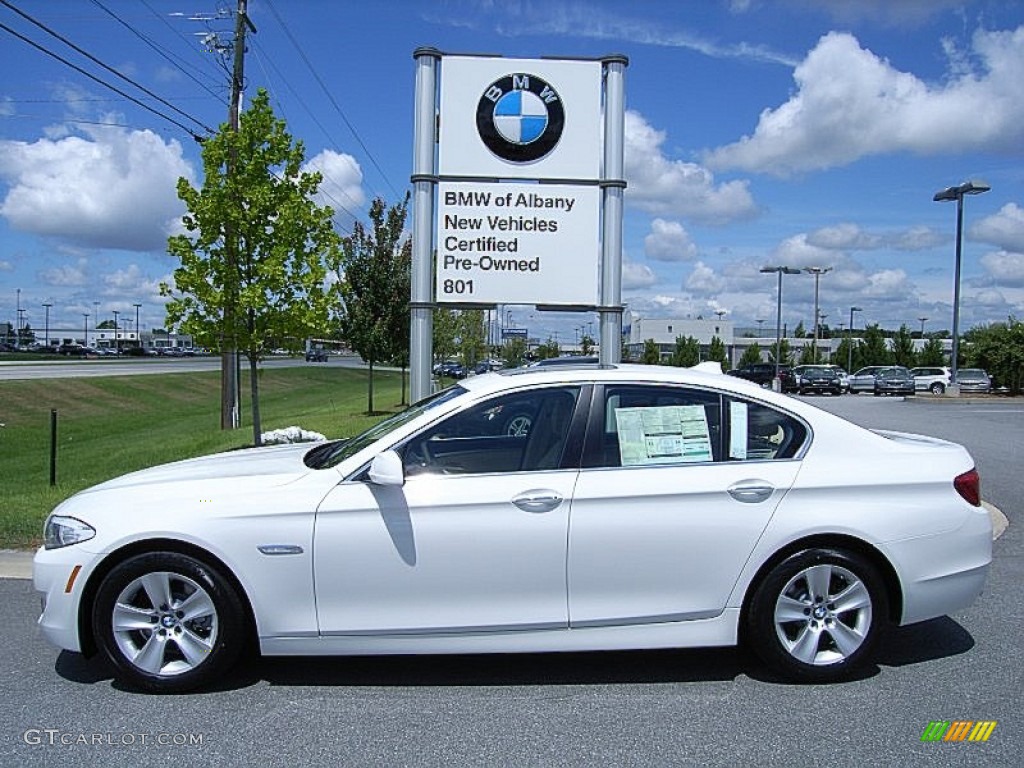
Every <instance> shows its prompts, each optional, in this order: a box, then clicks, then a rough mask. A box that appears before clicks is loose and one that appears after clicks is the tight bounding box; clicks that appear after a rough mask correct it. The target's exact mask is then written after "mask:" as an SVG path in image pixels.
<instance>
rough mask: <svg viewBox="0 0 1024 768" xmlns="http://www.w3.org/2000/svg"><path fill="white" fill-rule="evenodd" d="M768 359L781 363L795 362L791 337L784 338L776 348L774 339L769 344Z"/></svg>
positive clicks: (789, 363)
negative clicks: (791, 347) (790, 341)
mask: <svg viewBox="0 0 1024 768" xmlns="http://www.w3.org/2000/svg"><path fill="white" fill-rule="evenodd" d="M768 360H769V361H771V362H773V363H774V362H775V361H776V360H778V361H779V365H792V364H793V350H792V349H790V346H789V339H782V340H781V341H780V342H779V344H778V349H776V344H775V342H774V341H773V342H772V343H771V344H769V345H768Z"/></svg>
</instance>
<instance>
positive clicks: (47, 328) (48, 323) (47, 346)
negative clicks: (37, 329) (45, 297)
mask: <svg viewBox="0 0 1024 768" xmlns="http://www.w3.org/2000/svg"><path fill="white" fill-rule="evenodd" d="M52 306H53V304H50V303H49V302H47V303H45V304H43V307H45V308H46V350H47V351H49V350H50V307H52Z"/></svg>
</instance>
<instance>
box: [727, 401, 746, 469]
mask: <svg viewBox="0 0 1024 768" xmlns="http://www.w3.org/2000/svg"><path fill="white" fill-rule="evenodd" d="M729 458H730V459H745V458H747V404H746V403H738V402H736V401H735V400H732V401H730V402H729Z"/></svg>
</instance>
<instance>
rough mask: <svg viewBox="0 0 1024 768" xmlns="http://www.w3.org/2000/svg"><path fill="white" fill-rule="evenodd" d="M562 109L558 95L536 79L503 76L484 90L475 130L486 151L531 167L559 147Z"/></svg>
mask: <svg viewBox="0 0 1024 768" xmlns="http://www.w3.org/2000/svg"><path fill="white" fill-rule="evenodd" d="M564 126H565V108H564V107H563V106H562V99H561V97H560V96H559V95H558V92H557V91H555V89H554V88H552V87H551V85H550V84H548V83H547V82H546V81H544V80H542V79H541V78H539V77H537V76H536V75H529V74H525V73H518V74H514V75H505V76H504V77H501V78H499V79H497V80H495V81H494V82H493V83H491V84H490V85H489V86H487V88H486V89H485V90H484V92H483V95H482V96H481V97H480V101H479V102H478V103H477V106H476V129H477V132H478V133H479V134H480V138H481V139H482V140H483V142H484V144H486V145H487V148H488V149H489V150H491V152H493V153H494V154H496V155H497V156H498V157H500V158H501V159H503V160H508V161H509V162H512V163H532V162H533V161H535V160H540V159H541V158H542V157H544V156H545V155H547V154H548V153H549V152H551V150H553V149H554V148H555V145H556V144H558V140H559V139H560V138H561V137H562V128H563V127H564Z"/></svg>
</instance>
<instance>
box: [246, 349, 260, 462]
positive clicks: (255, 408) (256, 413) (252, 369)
mask: <svg viewBox="0 0 1024 768" xmlns="http://www.w3.org/2000/svg"><path fill="white" fill-rule="evenodd" d="M249 392H250V396H251V397H252V442H253V445H255V446H256V447H257V448H258V447H259V446H261V445H263V438H262V435H263V422H262V420H261V419H260V384H259V378H258V377H257V375H256V355H255V354H251V355H250V356H249Z"/></svg>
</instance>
